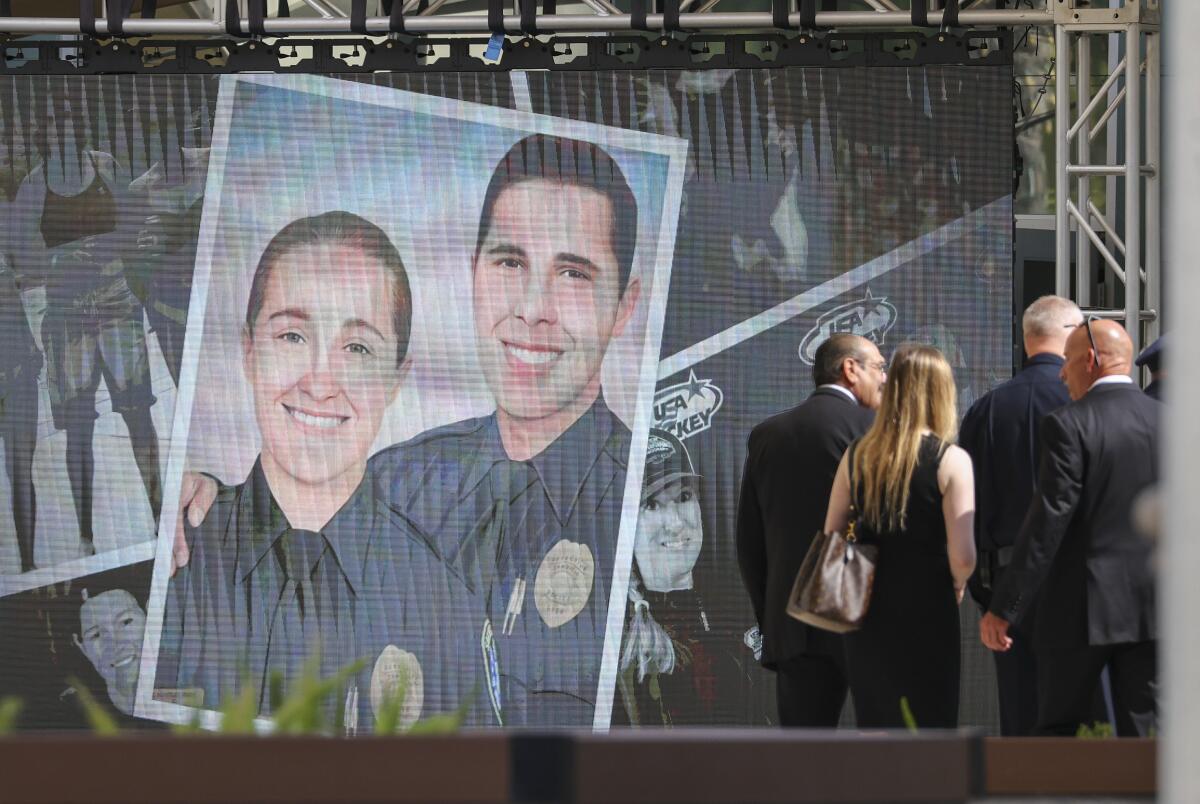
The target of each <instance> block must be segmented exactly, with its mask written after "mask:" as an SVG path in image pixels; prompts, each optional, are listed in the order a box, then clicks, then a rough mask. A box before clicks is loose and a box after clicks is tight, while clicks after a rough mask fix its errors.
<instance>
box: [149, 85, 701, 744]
mask: <svg viewBox="0 0 1200 804" xmlns="http://www.w3.org/2000/svg"><path fill="white" fill-rule="evenodd" d="M243 83H246V84H255V85H265V86H270V87H273V88H277V89H285V90H291V91H295V92H304V93H309V94H316V95H323V96H327V97H335V98H338V99H345V100H348V101H352V102H358V103H364V104H372V105H377V106H384V107H388V108H392V109H398V110H405V111H409V112H413V113H418V114H426V115H431V116H438V117H446V118H451V119H455V120H458V121H461V122H464V123H475V124H481V125H488V126H493V127H497V128H509V129H513V130H514V131H516V132H519V133H520V135H521V136H527V135H530V134H548V135H554V136H561V137H567V138H571V139H577V140H582V141H587V142H592V143H595V144H597V145H599V146H601V147H603V148H620V149H625V150H628V151H640V152H643V153H646V154H652V155H656V156H662V157H666V158H667V160H668V168H667V178H666V183H665V186H664V188H663V192H664V195H663V199H662V210H661V218H660V222H659V227H658V240H657V243H656V250H655V259H654V262H653V264H652V265H650V266H648V267H649V269H650V271H651V276H652V277H653V287H652V289H651V294H650V296H651V298H650V303H649V305H648V311H647V320H646V329H645V333H644V335H643V338H642V354H641V356H640V358H641V363H640V366H639V369H640V370H639V375H638V377H637V382H636V400H637V401H636V405H635V408H634V417H633V422H632V424H631V426H630V430H631V433H632V441H631V444H630V450H629V455H628V468H627V471H626V478H625V490H624V495H623V498H622V508H621V517H620V524H619V528H618V539H617V550H616V555H615V556H614V562H613V577H612V581H611V587H610V590H609V601H608V616H607V620H606V627H605V634H604V643H603V651H602V654H601V669H600V675H599V680H598V685H597V691H596V707H595V716H594V720H593V724H592V728H593V730H594V731H599V732H603V731H607V730H608V728H609V724H610V721H611V716H612V705H613V697H614V690H615V687H616V677H617V669H618V667H617V665H618V661H619V658H620V646H621V639H622V636H623V632H624V620H625V609H626V597H627V595H628V584H629V573H630V571H631V568H632V562H633V542H634V536H635V530H636V527H637V517H638V511H639V508H640V503H641V489H642V475H643V469H644V464H645V452H646V441H647V438H648V435H649V428H650V425H651V416H652V404H653V398H654V390H655V385H656V378H657V374H658V365H659V357H660V349H661V342H662V332H663V325H664V320H665V317H666V308H667V297H668V294H669V290H670V285H671V268H672V263H673V261H674V254H675V234H676V230H677V226H678V220H679V212H680V208H681V206H682V200H683V184H684V177H685V172H686V160H687V154H688V147H689V146H688V142H687V140H685V139H682V138H675V137H668V136H664V135H660V134H652V133H647V132H639V131H632V130H629V129H622V128H617V127H614V126H607V125H602V124H599V123H590V122H586V121H580V120H571V119H567V118H560V117H554V116H550V115H542V114H534V113H531V112H526V111H517V110H513V109H506V108H503V107H498V106H491V105H487V104H482V103H475V102H470V101H460V100H454V99H449V98H441V97H436V96H431V95H422V94H418V93H413V92H409V91H406V90H401V89H394V88H391V87H386V86H374V85H370V84H363V83H357V82H351V81H345V80H339V79H337V78H332V77H328V76H320V75H274V74H271V75H252V74H234V75H223V76H221V79H220V93H219V97H218V102H217V113H216V119H215V123H214V130H213V135H212V140H211V144H212V151H211V153H210V157H209V168H208V185H207V188H206V193H205V201H204V210H203V214H202V217H201V224H200V236H199V243H198V245H197V251H196V268H195V273H194V277H193V283H192V296H191V305H190V307H189V315H188V327H187V333H186V337H185V341H184V351H183V370H182V373H181V378H180V389H179V395H178V397H177V399H176V405H175V417H174V427H173V429H172V438H171V450H170V456H169V458H168V461H167V473H166V481H165V483H164V486H163V488H164V500H163V507H162V516H161V519H160V527H159V536H158V543H157V548H156V549H155V550H154V558H155V564H154V573H153V578H152V581H151V588H150V599H149V602H148V604H147V609H146V615H147V620H146V630H145V635H144V638H143V646H142V659H141V668H140V674H139V680H138V689H137V697H136V708H135V711H136V713H137V714H138V715H139V716H140V717H146V718H150V719H154V720H160V721H166V722H171V723H181V724H190V723H199V725H200V726H201V727H202V728H206V729H215V728H217V727H219V725H220V719H221V715H220V713H218V712H216V711H212V710H208V709H200V708H194V707H189V706H184V705H181V704H175V703H169V702H167V701H161V700H157V699H155V698H154V682H155V675H156V672H157V667H158V652H159V646H160V642H161V635H162V620H163V615H164V610H165V604H166V595H167V591H168V587H169V581H170V568H171V562H172V550H173V545H174V536H175V520H176V518H177V516H178V513H179V510H178V509H179V491H180V488H181V486H182V480H183V473H184V468H185V467H184V464H185V462H186V459H187V451H188V450H187V446H188V430H189V428H190V425H191V413H192V410H193V405H194V402H195V390H196V379H197V378H196V373H197V366H198V364H199V356H200V350H201V343H200V342H201V340H202V337H203V331H204V327H205V321H206V307H207V299H208V295H209V286H210V282H211V271H212V259H213V251H214V244H215V239H216V230H217V224H218V218H219V210H220V208H221V193H222V188H223V185H224V172H225V164H226V159H227V156H228V148H229V136H230V129H231V126H232V123H233V120H232V117H233V111H234V110H233V105H234V95H235V92H236V90H237V87H238V86H239V85H240V84H243ZM256 728H258V729H259V730H260V731H269V730H270V724H269V722H267V721H266V720H265V719H262V718H260V719H259V720H258V721H256Z"/></svg>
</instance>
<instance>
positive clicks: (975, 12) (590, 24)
mask: <svg viewBox="0 0 1200 804" xmlns="http://www.w3.org/2000/svg"><path fill="white" fill-rule="evenodd" d="M284 1H285V2H286V0H284ZM525 1H526V2H530V3H536V2H537V0H525ZM567 1H568V0H564V5H565V3H566V2H567ZM948 1H949V2H958V3H959V7H960V9H961V10H960V11H959V14H958V24H959V26H960V27H964V28H987V27H1008V28H1011V27H1025V26H1028V25H1050V24H1052V23H1053V21H1054V15H1053V13H1052V11H1051V10H1050V9H1048V8H1047V7H1046V6H1047V0H1036V5H1040V6H1042V7H1041V8H995V7H994V6H995V5H996V3H995V0H948ZM1011 1H1012V0H1010V2H1011ZM257 2H261V0H240V3H239V9H240V10H239V21H238V23H237V26H236V27H237V30H238V32H239V33H240V34H241V35H242V36H245V37H250V36H251V35H252V33H251V30H250V25H249V23H248V21H247V20H248V16H249V15H248V11H249V8H248V6H249V4H250V3H257ZM396 2H403V3H404V33H408V34H443V35H444V34H479V33H491V32H493V27H492V25H491V24H490V23H489V17H488V14H487V13H486V11H483V10H482V9H481V8H480V6H479V5H478V4H475V6H474V9H473V10H472V11H469V12H467V13H463V12H462V11H461V9H460V6H461V5H463V4H461V3H453V2H449V0H424V1H423V2H422V0H396ZM622 2H623V3H625V2H627V0H622ZM722 2H725V3H726V5H727V6H728V5H733V4H735V2H734V0H679V12H680V13H679V19H678V23H677V24H676V23H672V22H670V21H669V20H668V18H667V15H666V14H664V13H661V12H659V13H647V14H646V17H645V25H644V28H640V27H638V26H635V19H634V16H633V15H632V14H630V13H625V12H624V11H623V10H622V9H620V8H618V7H617V6H616V5H614V4H613V3H612V2H611V0H580V4H579V6H578V8H580V9H581V10H583V11H585V12H586V13H579V14H575V13H571V14H563V13H554V14H536V15H533V20H532V22H533V24H532V25H530V22H531V20H530V19H529V15H526V19H525V21H524V23H523V22H522V15H521V13H520V11H521V9H522V0H512V2H511V3H509V6H510V8H509V9H508V10H507V11H508V12H509V13H505V14H504V15H503V17H502V22H503V31H504V32H506V33H510V34H519V33H533V32H534V31H535V30H536V32H537V33H592V34H602V33H611V32H621V31H625V32H628V31H634V30H639V29H641V30H648V31H652V32H662V31H666V30H668V27H669V28H670V30H673V31H674V30H678V31H701V30H714V29H719V30H722V31H768V30H772V29H775V30H778V28H777V26H776V25H775V17H774V16H773V14H772V13H771V12H770V11H725V10H723V9H720V6H721V3H722ZM801 2H804V0H787V2H786V5H787V7H788V8H790V9H791V13H790V14H788V17H787V21H788V26H789V27H790V28H791V29H793V30H795V29H799V28H800V26H801V24H802V19H801V13H800V8H799V4H800V3H801ZM901 2H903V3H904V4H905V5H907V4H908V2H909V0H901ZM1048 3H1049V5H1054V4H1055V3H1056V0H1048ZM304 4H305V5H306V6H308V7H309V8H311V9H312V10H313V11H314V12H316V16H305V17H300V16H295V17H279V16H267V17H265V18H264V19H263V21H262V29H261V30H262V35H269V36H337V35H352V34H354V33H355V31H353V30H352V29H351V19H350V17H349V16H348V14H347V12H346V10H345V7H346V6H347V5H348V3H347V2H346V0H342V1H341V2H340V3H339V4H334V3H332V2H329V0H304ZM929 4H930V6H941V3H939V2H937V0H929ZM268 5H269V7H270V8H271V9H274V8H275V7H276V0H268ZM651 5H653V3H651ZM738 5H740V3H738ZM831 5H832V6H833V7H835V8H839V9H840V8H841V7H845V6H853V7H856V8H857V9H858V10H836V11H824V10H818V11H817V13H816V16H815V18H814V21H813V27H814V28H816V29H837V30H846V29H879V30H887V29H893V30H894V29H901V28H909V27H912V25H913V14H912V12H911V10H908V9H905V8H901V6H900V5H899V4H898V3H897V2H896V0H840V2H836V3H832V4H831ZM225 6H226V3H225V2H224V0H210V3H209V7H210V9H211V12H212V16H211V17H210V18H208V19H142V18H140V17H129V18H126V19H123V20H122V22H121V23H120V24H119V25H118V26H115V27H119V28H120V30H121V31H122V34H123V35H124V36H223V35H226V34H228V33H230V31H229V30H228V29H229V27H230V26H229V25H228V24H227V23H228V22H229V21H228V20H227V19H226V17H225ZM381 6H382V3H381V2H380V0H368V3H367V10H368V13H372V12H373V15H372V16H367V17H366V18H365V20H364V26H365V32H366V33H368V34H373V35H380V36H383V35H387V34H389V33H391V32H392V28H391V27H390V22H391V21H390V19H389V17H388V16H386V15H383V14H382V8H381ZM823 7H824V6H823ZM260 8H261V6H260ZM535 10H536V9H535ZM653 10H654V9H651V11H653ZM945 13H946V12H945V11H944V10H943V9H942V8H940V7H937V8H931V9H930V10H929V12H928V14H927V26H928V27H932V28H938V27H940V26H941V25H942V23H943V21H944V18H945ZM96 31H97V33H98V34H99V35H101V36H107V35H109V33H110V32H111V31H110V21H109V20H108V19H106V18H104V17H99V18H97V19H96ZM82 32H83V28H82V26H81V25H80V21H79V20H78V19H71V18H52V17H0V34H2V33H10V34H68V35H69V34H75V35H78V34H80V33H82ZM358 33H360V34H361V33H362V31H359V32H358Z"/></svg>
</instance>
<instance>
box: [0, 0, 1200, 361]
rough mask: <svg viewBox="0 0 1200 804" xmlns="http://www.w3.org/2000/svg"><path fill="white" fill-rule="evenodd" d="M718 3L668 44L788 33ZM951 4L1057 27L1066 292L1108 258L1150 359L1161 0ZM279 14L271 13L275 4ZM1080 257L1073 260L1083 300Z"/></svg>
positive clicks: (576, 23) (609, 24) (862, 8)
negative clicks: (1098, 147)
mask: <svg viewBox="0 0 1200 804" xmlns="http://www.w3.org/2000/svg"><path fill="white" fill-rule="evenodd" d="M256 1H257V0H240V3H239V9H240V14H241V22H240V25H239V26H238V28H237V30H238V31H239V32H240V33H241V34H242V35H243V36H245V37H247V38H251V37H250V33H249V25H248V23H247V11H248V6H249V3H250V2H256ZM396 1H397V2H404V11H405V19H404V30H405V32H406V33H407V34H417V35H419V34H435V35H447V34H481V33H488V32H493V31H492V28H493V26H494V25H495V24H496V21H495V20H489V15H488V14H486V13H466V14H464V13H452V12H454V11H456V10H457V9H456V8H455V6H456V4H455V3H454V2H451V1H450V0H431V1H430V2H428V3H427V4H426V5H425V6H424V8H422V9H419V8H418V3H419V0H396ZM721 1H722V0H680V2H679V11H680V13H679V15H678V22H677V25H673V26H672V30H673V31H676V32H685V31H703V30H713V29H719V30H722V31H726V32H732V31H774V32H778V29H776V28H774V25H775V20H776V18H775V17H774V16H773V14H772V13H771V12H727V11H721V10H718V9H719V6H720V3H721ZM906 1H907V2H909V3H911V1H912V0H841V2H839V3H834V4H833V6H834V7H835V8H838V9H839V10H835V11H824V10H819V11H817V13H816V15H815V18H814V20H815V27H816V29H817V30H836V31H848V30H896V29H905V28H911V26H912V25H913V21H914V19H913V14H912V12H911V11H910V10H907V9H904V8H902V7H901V6H900V5H899V4H898V3H904V2H906ZM304 2H305V3H306V4H307V5H309V6H311V7H313V8H314V9H316V10H317V11H318V12H319V16H317V17H282V18H281V17H267V18H265V19H263V20H261V22H260V24H261V29H260V30H261V31H262V32H263V34H265V35H267V36H271V37H280V36H287V35H301V36H310V37H311V36H318V37H325V36H338V35H342V36H345V35H355V34H354V32H353V31H352V30H351V25H352V20H351V18H350V17H349V16H345V11H344V9H343V8H340V7H338V6H336V5H334V4H333V3H330V2H328V0H304ZM525 2H530V3H536V2H537V0H513V2H512V4H511V5H512V13H511V14H508V13H505V14H504V15H503V16H502V18H500V22H501V23H502V27H503V30H504V31H505V32H506V33H509V34H512V35H516V36H520V35H522V31H523V30H524V31H525V32H526V33H525V35H526V36H528V35H529V33H528V32H529V31H530V30H536V31H537V32H538V34H552V33H564V34H567V33H570V34H581V33H594V34H604V33H614V32H629V31H632V30H634V18H633V16H632V15H631V14H626V13H623V12H622V11H621V10H620V9H619V8H617V6H615V5H614V4H613V3H612V2H611V1H610V0H582V3H583V7H585V8H586V9H587V10H588V13H582V14H561V13H555V14H536V15H534V16H533V26H532V27H530V22H531V20H530V16H531V15H529V14H528V13H526V14H525V15H522V14H521V11H522V10H523V9H522V4H523V3H525ZM945 2H958V3H959V9H960V10H959V13H958V24H959V26H961V27H965V28H976V29H979V28H997V27H999V28H1024V27H1027V26H1031V25H1035V26H1049V25H1054V26H1055V42H1056V48H1055V50H1056V60H1057V61H1056V76H1057V78H1056V84H1055V97H1056V111H1055V126H1054V128H1055V137H1056V148H1055V151H1056V154H1055V156H1056V160H1055V161H1056V171H1057V175H1056V182H1055V224H1056V228H1055V243H1056V255H1055V263H1056V275H1055V280H1056V288H1057V292H1058V293H1059V294H1060V295H1064V296H1069V295H1074V297H1075V298H1076V300H1077V301H1078V302H1079V303H1080V305H1081V306H1083V307H1087V308H1090V307H1094V306H1096V305H1094V304H1093V301H1094V300H1093V299H1092V286H1091V285H1092V276H1091V265H1092V259H1093V255H1094V254H1099V255H1100V257H1101V258H1102V259H1103V264H1104V270H1105V271H1106V272H1107V274H1108V275H1110V276H1111V277H1113V278H1115V280H1116V281H1117V282H1119V283H1121V284H1122V285H1123V287H1124V291H1125V292H1124V307H1123V308H1122V309H1117V310H1113V309H1107V310H1106V309H1097V310H1096V313H1097V314H1098V315H1101V316H1104V317H1110V318H1116V319H1119V320H1121V321H1123V322H1124V324H1125V327H1126V329H1127V330H1128V331H1129V333H1130V335H1131V336H1132V337H1133V340H1134V344H1135V347H1140V346H1141V344H1142V343H1144V342H1146V341H1147V340H1148V339H1150V338H1153V337H1155V336H1156V335H1157V334H1158V332H1159V330H1160V326H1161V266H1160V263H1161V260H1160V244H1161V224H1160V200H1159V195H1160V188H1159V184H1160V177H1161V175H1162V170H1163V166H1162V164H1161V151H1160V125H1159V119H1160V115H1161V109H1160V95H1159V93H1160V72H1161V55H1160V54H1161V48H1160V44H1159V3H1160V0H1118V2H1119V3H1120V5H1119V7H1116V8H1112V7H1108V6H1112V5H1113V3H1112V2H1110V0H1034V2H1033V3H1032V4H1031V5H1034V6H1040V7H1034V8H1000V9H997V8H994V7H991V6H993V5H994V4H993V3H992V0H942V2H937V0H928V5H929V6H930V8H929V11H928V14H927V24H928V25H931V26H939V25H941V24H942V23H943V20H944V18H945V14H946V12H945V10H944V8H943V7H942V6H944V3H945ZM1177 2H1180V3H1191V2H1200V0H1177ZM801 4H806V0H786V7H787V8H788V9H790V11H791V13H790V14H789V15H788V17H787V21H788V25H789V26H791V27H793V28H795V27H798V26H800V25H801V22H802V20H801V14H800V10H801ZM269 5H270V6H272V7H274V6H275V2H274V0H271V1H270V3H269ZM344 5H346V3H345V2H344V0H343V6H344ZM210 6H211V8H212V9H213V15H212V17H211V18H210V19H191V20H189V19H140V18H133V17H131V18H128V19H124V20H122V21H121V23H120V24H119V26H118V27H120V28H121V29H122V30H123V32H124V35H125V36H180V35H182V36H222V35H227V34H228V28H229V25H228V22H229V21H228V20H226V19H225V16H224V11H225V7H226V3H225V2H223V1H222V0H210ZM381 6H382V3H380V2H378V0H368V2H367V3H366V10H367V12H368V13H370V12H374V13H375V14H377V15H378V14H381V13H382V12H381ZM846 6H856V7H857V8H858V9H859V10H841V9H842V8H844V7H846ZM824 7H825V4H822V8H824ZM643 8H644V5H643ZM524 10H525V11H526V12H528V11H529V10H530V9H528V8H526V9H524ZM533 10H534V11H536V10H537V8H536V7H535V8H534V9H533ZM410 11H411V12H412V13H410ZM523 16H524V20H523V19H522V17H523ZM109 22H110V21H109V20H106V19H105V18H103V17H101V18H99V19H97V20H95V27H96V30H97V32H98V34H99V35H101V36H103V35H105V34H106V33H107V32H108V30H109ZM389 24H390V20H389V18H388V17H386V16H365V19H362V20H360V21H359V26H358V34H357V35H360V36H361V33H362V30H364V29H365V30H366V31H367V32H368V34H369V35H374V36H384V35H387V34H388V33H389V30H390V27H389ZM665 24H667V19H666V15H664V14H661V13H658V14H647V15H646V16H645V23H644V26H645V27H644V29H645V30H651V31H662V30H663V27H664V25H665ZM80 32H81V24H80V21H79V20H78V19H69V18H33V17H0V35H2V34H4V33H9V34H39V33H40V34H68V35H70V34H75V35H78V34H80ZM1098 36H1106V37H1108V36H1112V37H1115V38H1116V40H1117V41H1118V42H1119V44H1120V48H1119V49H1120V51H1121V53H1123V58H1122V59H1121V60H1120V62H1119V63H1118V65H1117V69H1114V70H1112V71H1111V73H1110V75H1109V76H1108V78H1107V79H1106V80H1105V81H1104V82H1103V83H1102V84H1101V85H1100V86H1099V87H1098V88H1093V86H1092V85H1093V80H1092V64H1091V49H1090V43H1091V42H1092V41H1093V39H1094V38H1095V37H1098ZM1073 95H1074V97H1072V96H1073ZM1143 107H1144V112H1143ZM1097 113H1099V114H1097ZM1101 138H1103V139H1102V140H1101ZM1097 140H1101V142H1104V143H1105V144H1106V145H1107V146H1108V147H1107V150H1106V158H1105V159H1102V160H1096V161H1093V160H1092V155H1093V153H1094V150H1093V148H1092V147H1091V146H1092V145H1093V143H1095V142H1096V141H1097ZM1118 145H1120V146H1123V147H1117V146H1118ZM1097 197H1099V203H1097V200H1096V199H1097ZM1072 241H1074V242H1072ZM1072 245H1074V250H1075V257H1076V259H1075V266H1076V267H1075V282H1074V286H1075V291H1074V294H1072V292H1071V287H1072V273H1071V264H1072V260H1071V252H1072Z"/></svg>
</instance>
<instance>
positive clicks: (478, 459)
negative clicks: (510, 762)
mask: <svg viewBox="0 0 1200 804" xmlns="http://www.w3.org/2000/svg"><path fill="white" fill-rule="evenodd" d="M629 445H630V432H629V429H628V428H626V427H625V425H624V424H622V423H621V421H620V420H619V419H617V417H616V416H615V415H613V413H612V411H610V410H609V409H608V407H607V405H605V404H604V402H603V400H597V401H596V403H595V404H593V405H592V407H591V408H589V409H588V411H587V412H586V413H584V414H583V416H581V417H580V418H579V419H578V420H577V421H576V422H575V423H574V424H572V425H571V427H569V428H568V429H567V430H566V431H565V432H564V433H563V434H562V435H560V436H559V437H558V438H557V439H556V440H555V441H554V443H552V444H551V445H550V446H548V447H547V448H546V449H545V450H543V451H542V452H541V453H540V454H539V455H537V456H535V457H533V458H531V459H529V460H527V461H513V460H510V459H509V458H508V456H507V454H506V453H505V451H504V445H503V443H502V442H501V439H500V429H499V424H498V422H497V420H496V416H495V414H492V415H491V416H486V417H483V418H476V419H468V420H465V421H461V422H456V423H453V424H449V425H446V426H444V427H440V428H437V429H434V430H431V431H429V432H427V433H423V434H421V435H419V436H417V437H415V438H413V439H412V440H410V441H408V442H406V443H404V444H400V445H397V446H394V447H391V448H389V449H386V450H384V451H383V452H381V453H379V454H377V455H376V456H375V457H373V458H372V459H371V461H370V464H369V468H368V471H369V473H370V474H371V476H372V477H374V478H375V479H376V481H377V482H378V483H379V485H380V487H381V488H382V489H384V490H385V492H384V493H385V494H386V497H387V500H388V503H389V504H390V505H391V506H393V508H394V510H395V511H396V512H397V513H398V514H399V515H401V516H403V517H404V518H406V519H407V520H409V521H411V522H412V523H414V525H415V526H416V528H417V529H418V530H419V532H420V533H421V534H422V535H424V536H426V537H427V538H429V539H430V540H431V541H432V542H433V543H435V544H436V545H437V547H438V549H439V550H440V551H441V552H442V553H443V555H445V556H446V557H447V560H448V561H450V562H451V563H452V564H454V566H455V567H456V568H458V569H460V570H461V571H462V572H463V573H464V575H465V577H468V578H471V579H472V581H473V582H477V583H478V584H479V585H480V586H481V587H482V589H483V590H484V593H485V596H486V598H487V609H488V613H489V618H490V621H491V625H492V628H493V631H494V634H495V643H496V647H497V652H498V654H499V657H500V658H499V672H500V689H499V697H500V705H501V709H502V711H503V717H504V722H505V724H506V725H537V726H571V725H574V726H590V725H591V724H592V721H593V717H594V714H595V701H596V691H597V686H598V682H599V673H600V659H601V654H602V652H603V645H604V631H605V625H606V622H607V617H608V594H609V589H610V586H611V583H612V572H613V560H614V556H615V554H616V546H617V534H618V530H619V528H620V521H621V507H622V498H623V495H624V492H625V473H626V463H627V461H628V455H629Z"/></svg>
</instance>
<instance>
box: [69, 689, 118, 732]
mask: <svg viewBox="0 0 1200 804" xmlns="http://www.w3.org/2000/svg"><path fill="white" fill-rule="evenodd" d="M67 683H68V684H70V685H71V686H72V687H74V688H75V695H76V696H78V700H79V706H80V708H82V709H83V714H84V716H85V717H87V721H88V725H89V726H91V728H92V733H93V734H95V735H96V736H97V737H112V736H113V735H115V734H119V733H120V732H121V727H120V726H118V725H117V720H116V718H114V717H113V716H112V715H111V714H109V712H108V710H107V709H105V708H104V706H103V705H101V704H100V702H99V701H97V700H96V699H95V697H93V696H92V693H91V690H89V689H88V688H87V687H86V686H84V685H83V683H82V682H80V680H79V679H77V678H75V677H71V678H68V679H67Z"/></svg>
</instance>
